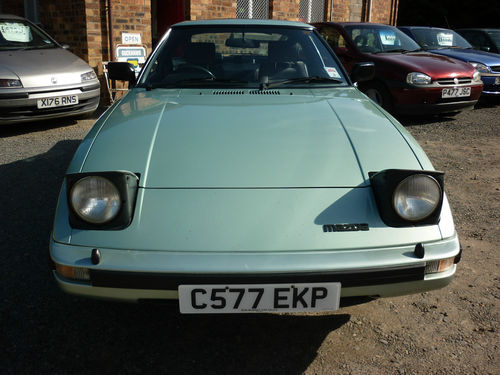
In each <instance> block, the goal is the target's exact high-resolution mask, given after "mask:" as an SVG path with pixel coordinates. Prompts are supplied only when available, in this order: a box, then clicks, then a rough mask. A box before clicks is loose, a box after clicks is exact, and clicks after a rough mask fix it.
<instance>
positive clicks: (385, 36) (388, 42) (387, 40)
mask: <svg viewBox="0 0 500 375" xmlns="http://www.w3.org/2000/svg"><path fill="white" fill-rule="evenodd" d="M380 40H381V41H382V44H383V45H384V46H393V45H394V43H395V42H396V34H394V32H393V31H391V30H383V31H380Z"/></svg>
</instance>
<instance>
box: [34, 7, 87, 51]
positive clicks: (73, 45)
mask: <svg viewBox="0 0 500 375" xmlns="http://www.w3.org/2000/svg"><path fill="white" fill-rule="evenodd" d="M39 9H40V22H41V23H42V26H43V28H44V29H45V30H46V31H47V32H48V33H49V34H50V35H51V36H52V37H53V38H54V39H55V40H57V41H58V42H59V43H60V44H67V45H69V49H70V51H71V52H73V53H74V54H75V55H77V56H79V57H81V58H82V59H84V60H85V61H88V49H87V25H86V22H85V16H84V15H85V2H84V0H72V1H67V0H39Z"/></svg>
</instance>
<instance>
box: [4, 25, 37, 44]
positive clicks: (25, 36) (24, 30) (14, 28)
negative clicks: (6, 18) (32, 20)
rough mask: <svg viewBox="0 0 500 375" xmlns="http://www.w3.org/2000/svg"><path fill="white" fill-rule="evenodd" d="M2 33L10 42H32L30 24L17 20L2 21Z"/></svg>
mask: <svg viewBox="0 0 500 375" xmlns="http://www.w3.org/2000/svg"><path fill="white" fill-rule="evenodd" d="M0 33H1V34H2V36H3V38H4V39H5V40H7V41H9V42H22V43H27V42H31V40H32V38H31V31H30V27H29V26H24V25H23V24H20V23H15V22H2V23H0Z"/></svg>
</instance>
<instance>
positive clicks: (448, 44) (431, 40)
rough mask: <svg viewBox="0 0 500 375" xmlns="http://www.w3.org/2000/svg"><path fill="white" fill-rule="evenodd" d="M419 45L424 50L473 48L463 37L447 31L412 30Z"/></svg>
mask: <svg viewBox="0 0 500 375" xmlns="http://www.w3.org/2000/svg"><path fill="white" fill-rule="evenodd" d="M412 32H413V34H415V38H416V39H417V42H418V44H420V46H421V47H422V48H424V49H445V48H472V46H471V45H470V43H469V42H468V41H466V40H465V39H464V38H463V37H462V36H460V35H459V34H457V33H456V32H454V31H453V30H447V29H431V28H428V29H427V28H422V29H412Z"/></svg>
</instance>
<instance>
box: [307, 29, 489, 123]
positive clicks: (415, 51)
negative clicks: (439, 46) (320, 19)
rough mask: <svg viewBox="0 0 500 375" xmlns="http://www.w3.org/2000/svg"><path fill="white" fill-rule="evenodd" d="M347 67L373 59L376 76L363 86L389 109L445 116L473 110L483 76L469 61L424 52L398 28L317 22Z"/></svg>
mask: <svg viewBox="0 0 500 375" xmlns="http://www.w3.org/2000/svg"><path fill="white" fill-rule="evenodd" d="M314 26H316V27H317V29H318V30H319V32H320V33H321V35H322V36H323V38H324V39H325V40H326V41H327V42H328V44H329V45H330V47H331V48H332V49H333V50H334V51H335V53H336V54H337V56H338V57H339V58H340V60H341V61H342V63H343V64H344V67H345V68H346V70H347V71H348V72H349V73H351V69H352V67H353V66H354V64H355V63H357V62H362V61H373V62H374V63H375V78H374V79H373V80H371V81H368V82H363V83H359V88H360V89H361V90H362V91H363V92H364V93H365V94H366V95H367V96H369V97H370V98H371V99H372V100H374V101H375V102H377V103H378V104H380V105H381V106H382V107H384V108H385V109H386V110H388V111H389V112H393V113H399V114H413V115H415V114H441V113H450V112H457V111H461V110H464V109H470V108H473V107H474V105H475V104H476V102H477V101H478V99H479V96H480V95H481V91H482V89H483V85H482V82H481V78H480V74H479V72H477V71H476V70H475V68H474V67H473V66H472V65H470V64H467V63H465V62H462V61H459V60H455V59H452V58H448V57H446V56H440V55H436V54H432V53H428V52H423V51H422V50H421V48H420V46H419V45H418V44H417V43H416V42H414V41H413V40H412V39H411V38H409V37H408V36H407V35H406V34H404V33H403V32H401V31H400V30H398V29H397V28H396V27H392V26H387V25H381V24H373V23H331V22H327V23H317V24H315V25H314Z"/></svg>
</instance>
